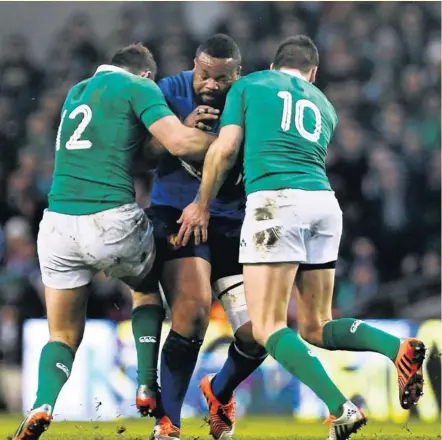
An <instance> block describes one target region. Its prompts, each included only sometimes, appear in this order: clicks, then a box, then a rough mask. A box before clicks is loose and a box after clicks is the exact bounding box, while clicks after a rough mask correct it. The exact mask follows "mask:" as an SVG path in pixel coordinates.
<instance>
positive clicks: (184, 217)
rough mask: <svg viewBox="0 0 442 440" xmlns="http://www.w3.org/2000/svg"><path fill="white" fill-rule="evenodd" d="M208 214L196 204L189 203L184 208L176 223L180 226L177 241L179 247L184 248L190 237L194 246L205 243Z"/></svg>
mask: <svg viewBox="0 0 442 440" xmlns="http://www.w3.org/2000/svg"><path fill="white" fill-rule="evenodd" d="M209 218H210V214H209V211H208V210H207V209H205V208H202V207H201V205H200V204H198V203H195V202H193V203H191V204H190V205H188V206H186V208H185V209H184V211H183V213H182V214H181V217H180V218H179V219H178V220H177V223H179V224H181V228H180V230H179V232H178V236H177V241H178V243H179V244H180V245H181V246H186V245H187V243H188V242H189V239H190V236H191V235H192V233H193V235H194V237H195V244H200V243H201V240H202V242H203V243H205V242H206V241H207V227H208V225H209Z"/></svg>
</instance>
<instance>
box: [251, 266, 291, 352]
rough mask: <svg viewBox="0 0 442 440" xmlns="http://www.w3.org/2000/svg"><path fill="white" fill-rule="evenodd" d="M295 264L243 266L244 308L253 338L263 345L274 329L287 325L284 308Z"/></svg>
mask: <svg viewBox="0 0 442 440" xmlns="http://www.w3.org/2000/svg"><path fill="white" fill-rule="evenodd" d="M297 268H298V265H297V264H296V263H270V264H245V265H244V285H245V294H246V301H247V308H248V311H249V314H250V319H251V321H252V325H253V333H254V336H255V339H256V340H257V341H258V342H259V343H260V344H261V345H263V346H264V345H265V344H266V342H267V340H268V338H269V337H270V336H271V335H272V334H273V333H274V332H275V331H277V330H279V329H281V328H284V327H286V326H287V309H288V303H289V300H290V296H291V291H292V286H293V281H294V279H295V276H296V271H297Z"/></svg>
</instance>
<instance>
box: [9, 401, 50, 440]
mask: <svg viewBox="0 0 442 440" xmlns="http://www.w3.org/2000/svg"><path fill="white" fill-rule="evenodd" d="M51 414H52V408H51V406H50V405H42V406H40V407H38V408H35V409H33V410H31V411H30V412H29V414H28V415H27V416H26V418H25V419H24V420H23V422H22V423H21V425H20V426H19V427H18V429H17V432H16V433H15V435H14V437H13V440H37V439H39V438H40V436H41V435H42V434H43V433H44V432H45V431H46V430H47V429H48V428H49V424H50V423H51V421H52V415H51Z"/></svg>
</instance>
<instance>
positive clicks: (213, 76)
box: [134, 34, 267, 439]
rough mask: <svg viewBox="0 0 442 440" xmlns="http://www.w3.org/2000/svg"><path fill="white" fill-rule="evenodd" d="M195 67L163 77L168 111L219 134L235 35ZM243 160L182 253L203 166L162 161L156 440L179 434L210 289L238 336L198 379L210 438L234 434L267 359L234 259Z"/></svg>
mask: <svg viewBox="0 0 442 440" xmlns="http://www.w3.org/2000/svg"><path fill="white" fill-rule="evenodd" d="M194 61H195V65H194V68H193V70H189V71H185V72H181V73H179V74H178V75H175V76H171V77H167V78H164V79H162V80H161V81H160V82H159V83H158V85H159V87H160V89H161V90H162V92H163V94H164V95H165V97H166V100H167V102H168V104H169V106H170V108H171V109H172V111H173V112H174V113H175V114H176V115H177V116H178V117H179V118H180V119H181V120H182V121H183V122H184V124H185V125H187V126H190V127H198V128H201V129H204V130H207V131H210V132H212V133H215V134H216V133H217V129H218V124H219V115H220V113H221V112H222V110H223V107H224V103H225V98H226V95H227V92H228V91H229V89H230V87H231V86H232V84H233V83H234V82H235V81H236V80H237V79H238V78H239V76H240V69H241V55H240V51H239V48H238V46H237V45H236V43H235V42H234V41H233V40H232V39H231V38H230V37H228V36H227V35H223V34H217V35H214V36H212V37H210V38H209V39H208V40H207V41H206V42H204V43H203V44H201V45H200V46H199V47H198V49H197V51H196V56H195V60H194ZM238 163H239V165H238V167H237V168H236V169H233V170H232V172H231V173H230V176H229V177H228V179H227V181H226V183H225V184H224V186H223V188H222V190H221V191H220V194H219V196H218V198H217V199H216V200H215V202H214V203H213V204H212V209H211V223H210V235H209V237H210V238H209V241H208V242H207V243H204V244H199V245H197V244H195V243H189V244H188V245H187V246H185V247H180V246H179V243H176V234H177V232H178V230H179V227H180V225H179V223H178V221H179V218H180V216H181V212H182V210H183V209H184V208H185V207H186V206H187V205H188V204H189V203H191V202H192V201H193V200H194V198H195V196H196V194H197V191H198V188H199V185H200V178H201V169H202V163H200V164H196V163H190V162H184V161H183V160H178V159H176V158H175V157H173V156H172V155H170V154H167V153H165V154H163V155H161V156H160V158H159V162H158V166H157V169H156V171H155V179H154V184H153V189H152V194H151V202H152V205H151V207H150V209H149V217H150V218H151V219H152V222H153V224H154V230H155V232H154V233H155V239H156V248H157V262H159V265H160V266H161V267H160V268H159V269H160V270H159V273H160V281H161V285H162V287H163V290H164V294H165V296H166V299H167V301H168V304H169V306H170V309H171V313H172V329H171V330H170V333H169V335H168V337H167V339H166V341H165V344H164V347H163V350H162V354H161V377H160V384H161V405H160V407H161V413H160V414H159V415H158V417H159V419H158V423H157V426H156V427H155V430H154V433H153V435H152V438H153V439H169V438H174V439H176V438H179V436H180V417H181V408H182V405H183V401H184V397H185V394H186V391H187V388H188V386H189V383H190V380H191V377H192V373H193V371H194V369H195V365H196V362H197V358H198V353H199V350H200V347H201V344H202V341H203V338H204V335H205V332H206V329H207V326H208V324H209V313H210V308H211V303H212V290H213V292H214V294H215V295H216V296H217V298H218V299H219V300H220V301H221V303H222V304H223V306H224V308H225V310H226V312H227V315H228V317H229V320H230V323H231V325H232V329H233V331H234V333H235V340H234V342H232V344H231V346H230V348H229V352H228V358H227V360H226V363H225V364H224V366H223V368H222V369H221V371H220V372H219V373H218V374H216V375H215V376H212V375H209V376H206V377H204V378H203V380H202V382H201V389H202V391H203V394H204V396H205V398H206V400H207V402H208V405H209V408H210V429H211V434H212V436H213V437H214V438H216V439H219V438H223V439H225V438H230V437H231V436H232V434H233V428H234V421H235V407H234V399H233V391H234V389H235V388H236V387H237V386H238V385H239V384H240V383H241V382H242V381H243V380H244V379H246V378H247V377H248V376H249V375H250V374H251V373H252V372H253V371H255V370H256V368H258V367H259V365H261V364H262V362H263V360H264V359H265V357H266V356H267V353H266V351H265V350H264V349H263V348H262V347H261V346H260V345H258V344H257V343H256V342H255V341H254V339H253V337H252V332H251V326H250V322H249V316H248V313H247V309H246V303H245V298H244V290H243V277H242V266H241V265H240V264H239V263H238V253H239V237H240V231H241V225H242V221H243V218H244V200H245V196H244V189H243V186H242V175H241V170H242V165H241V161H238ZM155 307H157V306H154V305H152V306H145V307H143V308H141V309H139V310H138V311H137V312H136V313H135V314H134V326H137V325H138V324H137V323H139V322H146V321H147V320H149V319H151V316H152V315H153V314H155V313H157V312H158V313H157V315H156V316H159V315H160V312H159V311H158V308H157V309H155ZM151 322H152V320H151ZM141 334H142V332H141V333H140V332H138V333H137V332H136V330H135V327H134V335H135V339H136V343H137V351H138V359H139V390H138V394H137V407H138V409H139V410H140V412H141V413H142V414H143V415H147V414H148V413H150V412H151V409H152V408H151V406H152V404H153V406H155V405H156V404H157V402H155V395H156V390H155V389H152V386H151V385H149V384H148V383H146V382H147V381H144V382H143V379H142V374H140V370H141V368H140V364H142V363H143V362H144V361H143V359H142V352H143V350H145V345H144V346H143V344H142V343H141V342H140V341H139V338H138V340H137V336H139V335H141ZM140 361H141V362H140ZM157 414H158V413H157Z"/></svg>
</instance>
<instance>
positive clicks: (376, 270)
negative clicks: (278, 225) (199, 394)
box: [0, 2, 441, 365]
mask: <svg viewBox="0 0 442 440" xmlns="http://www.w3.org/2000/svg"><path fill="white" fill-rule="evenodd" d="M79 6H80V4H79ZM182 7H183V5H182V4H181V2H172V3H169V2H166V3H161V2H159V3H157V4H152V3H149V2H142V3H135V4H133V3H132V4H128V6H125V7H124V9H123V10H122V11H121V13H120V14H119V15H118V19H117V22H116V23H110V24H109V29H110V32H109V36H108V37H107V38H105V39H101V40H100V39H99V38H98V37H97V36H96V35H95V33H94V23H93V21H92V20H91V18H90V17H89V16H88V14H87V5H86V4H85V6H84V7H83V9H84V11H85V12H79V13H77V14H75V15H74V16H71V17H69V19H68V20H67V21H66V23H65V24H64V25H63V26H61V27H60V28H59V29H57V30H56V32H55V33H54V37H53V40H52V42H51V44H50V46H49V47H48V48H47V56H46V59H45V60H44V62H42V63H38V62H36V61H35V59H34V58H33V54H32V51H31V50H30V48H29V41H27V40H26V38H25V37H23V36H22V35H20V34H19V33H18V34H14V35H10V36H9V37H8V38H7V39H6V40H5V41H3V42H2V43H1V52H0V262H1V263H0V360H2V361H3V364H4V365H5V364H8V363H9V364H17V363H19V362H20V356H21V350H20V348H19V347H20V341H21V334H20V331H21V323H22V322H23V320H24V319H26V318H29V317H40V316H44V307H43V302H42V285H41V280H40V276H39V269H38V261H37V257H36V234H37V231H38V224H39V220H40V218H41V215H42V211H43V209H44V208H45V205H46V195H47V192H48V189H49V187H50V184H51V175H52V170H53V154H54V140H55V136H56V130H57V127H58V123H59V113H60V108H61V105H62V103H63V100H64V97H65V95H66V92H67V91H68V90H69V88H70V87H71V86H72V85H73V84H74V83H76V82H78V81H79V80H81V79H83V78H85V77H88V76H89V75H91V74H93V72H94V70H95V69H96V67H97V65H98V64H100V63H102V62H106V61H108V60H109V57H110V56H111V54H112V53H113V52H114V51H115V50H116V49H117V48H119V47H121V46H123V45H126V44H128V43H131V42H134V41H143V42H145V43H146V44H147V45H148V46H149V47H150V48H151V50H152V51H153V53H154V55H155V57H156V59H157V62H158V65H159V78H161V77H162V76H165V75H171V74H175V73H178V72H179V71H180V70H185V69H189V68H191V67H192V59H193V54H194V51H195V49H196V47H197V45H198V43H199V41H198V39H197V38H196V37H195V36H194V35H193V34H192V31H191V30H192V23H191V22H190V21H189V20H188V19H184V18H183V17H184V14H183V12H182V11H181V9H180V8H182ZM223 7H224V9H225V11H224V14H222V17H227V18H220V20H219V21H218V22H215V23H214V25H213V26H211V29H210V33H215V32H225V33H227V34H229V35H230V36H232V37H233V38H234V39H235V40H236V41H237V43H238V44H239V46H240V48H241V50H242V53H243V74H247V73H249V72H252V71H255V70H261V69H266V68H267V67H268V65H269V63H270V61H271V58H272V56H273V53H274V51H275V48H276V46H277V44H278V42H279V41H280V40H281V39H282V38H284V37H287V36H289V35H294V34H297V33H306V34H308V35H309V36H311V37H312V38H313V39H314V40H315V41H316V43H317V44H318V47H319V51H320V69H319V77H318V81H317V86H318V87H319V88H321V89H322V90H323V91H324V92H325V93H326V95H327V96H328V97H329V99H330V100H331V102H332V103H333V104H334V106H335V107H336V110H337V113H338V115H339V118H340V123H339V125H338V129H337V132H336V135H335V137H334V139H333V142H332V144H331V146H330V148H329V153H328V169H329V175H330V178H331V181H332V185H333V187H334V190H335V192H336V194H337V196H338V199H339V200H340V203H341V207H342V209H343V212H344V236H343V242H342V246H341V258H340V261H339V266H338V273H337V284H336V296H335V313H336V315H339V316H349V315H353V316H354V315H356V316H360V317H364V316H371V317H380V318H390V317H395V318H399V317H403V318H417V319H420V318H427V317H432V316H437V315H438V314H440V293H441V290H440V269H441V266H440V231H441V223H440V211H441V205H440V203H441V192H440V189H441V188H440V185H441V170H440V167H441V148H440V143H441V107H440V88H441V31H440V25H441V23H440V20H441V15H440V14H441V6H440V3H438V2H428V3H426V2H423V3H421V2H419V3H403V2H400V3H396V2H376V3H371V2H364V3H356V2H336V3H333V2H332V3H329V2H319V3H314V2H256V3H249V2H247V3H241V2H232V3H230V2H227V3H226V4H224V5H223ZM203 18H204V17H197V18H195V19H198V20H202V19H203ZM151 178H152V176H151V175H150V174H149V173H147V172H144V171H143V168H142V166H139V167H138V168H137V173H136V189H137V198H138V202H139V203H140V204H142V205H144V206H147V205H148V204H149V188H150V184H151ZM92 291H93V295H92V297H91V302H90V310H89V313H90V316H91V317H95V318H110V319H115V320H122V319H126V318H128V317H129V316H130V301H129V298H128V296H127V293H126V292H125V290H124V289H123V288H122V286H121V284H120V283H118V282H114V281H109V280H104V279H103V278H100V277H99V278H97V279H95V280H94V283H93V286H92Z"/></svg>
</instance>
